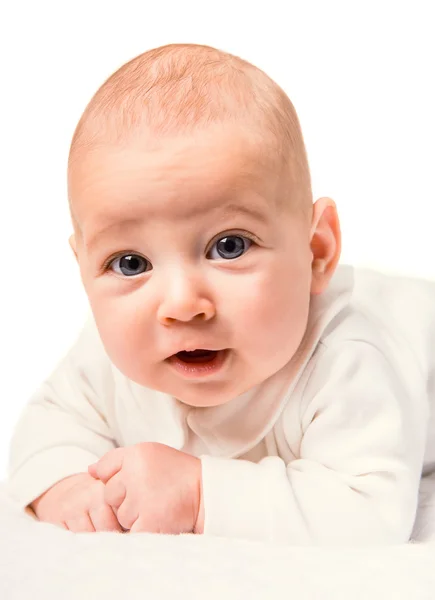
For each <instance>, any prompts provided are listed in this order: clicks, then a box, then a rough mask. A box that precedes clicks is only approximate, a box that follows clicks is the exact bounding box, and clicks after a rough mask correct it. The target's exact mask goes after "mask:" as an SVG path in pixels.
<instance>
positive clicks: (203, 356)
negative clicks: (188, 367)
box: [175, 348, 220, 363]
mask: <svg viewBox="0 0 435 600" xmlns="http://www.w3.org/2000/svg"><path fill="white" fill-rule="evenodd" d="M218 352H220V350H203V349H201V348H200V349H198V350H192V351H191V352H188V351H187V350H182V351H181V352H177V354H176V355H175V356H177V357H178V358H179V359H180V360H182V361H183V362H186V363H207V362H211V361H212V360H213V359H214V358H215V357H216V355H217V353H218Z"/></svg>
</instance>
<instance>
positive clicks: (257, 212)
mask: <svg viewBox="0 0 435 600" xmlns="http://www.w3.org/2000/svg"><path fill="white" fill-rule="evenodd" d="M256 204H257V203H253V202H250V203H249V204H245V203H243V204H242V203H240V204H239V203H229V204H222V205H221V206H214V207H210V206H207V205H205V206H204V205H199V206H192V207H189V211H188V214H185V215H183V216H184V218H195V217H198V216H201V215H203V214H204V213H205V214H206V213H208V212H210V213H211V212H213V215H214V217H216V218H217V215H216V212H215V210H216V209H219V208H221V211H219V212H221V216H223V217H227V216H233V215H236V214H242V215H245V216H247V217H251V218H252V219H255V220H256V221H260V222H262V223H264V222H266V221H267V212H266V211H265V210H262V209H261V208H260V206H257V205H256ZM140 224H141V220H140V219H138V218H137V217H135V218H133V217H131V218H123V219H120V218H115V217H114V219H113V220H112V221H111V222H109V223H107V225H105V226H104V227H103V228H102V229H99V230H98V231H97V232H96V233H94V234H93V235H91V236H90V238H89V240H88V241H86V240H85V247H86V248H87V250H88V252H91V251H92V250H93V249H94V247H95V246H97V245H98V244H99V243H100V242H101V241H102V239H103V237H105V236H106V235H107V233H108V232H109V231H110V230H112V229H117V230H118V231H119V232H120V231H122V230H126V229H134V228H135V227H136V228H137V227H138V226H140Z"/></svg>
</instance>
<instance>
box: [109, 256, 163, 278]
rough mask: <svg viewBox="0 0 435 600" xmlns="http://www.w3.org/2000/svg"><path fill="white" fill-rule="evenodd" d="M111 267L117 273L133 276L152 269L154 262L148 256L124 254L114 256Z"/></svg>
mask: <svg viewBox="0 0 435 600" xmlns="http://www.w3.org/2000/svg"><path fill="white" fill-rule="evenodd" d="M109 268H112V269H113V270H114V271H115V273H118V274H120V275H124V276H125V277H131V276H133V275H140V274H141V273H144V272H145V271H151V269H152V268H153V267H152V264H151V263H150V261H149V260H147V259H146V258H142V256H138V255H137V254H123V255H122V256H118V257H116V258H114V259H113V260H112V261H111V262H110V264H109Z"/></svg>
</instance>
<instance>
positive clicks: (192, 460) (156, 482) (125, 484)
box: [89, 442, 202, 534]
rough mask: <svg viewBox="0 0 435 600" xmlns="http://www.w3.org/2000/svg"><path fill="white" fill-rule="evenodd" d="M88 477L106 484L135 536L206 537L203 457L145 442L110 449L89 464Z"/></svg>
mask: <svg viewBox="0 0 435 600" xmlns="http://www.w3.org/2000/svg"><path fill="white" fill-rule="evenodd" d="M89 473H90V474H91V475H93V476H94V477H96V478H98V479H100V480H101V481H102V482H103V483H105V494H104V497H105V500H106V502H107V503H108V504H109V505H110V506H111V507H112V508H113V510H114V512H115V514H116V516H117V518H118V521H119V523H120V524H121V525H122V527H123V528H124V529H129V530H130V531H131V532H132V533H133V532H138V531H146V532H149V533H167V534H179V533H192V532H198V533H199V532H201V531H200V529H199V527H201V526H198V516H199V513H200V510H199V509H200V505H202V502H201V461H200V460H199V458H196V457H194V456H190V455H189V454H185V453H184V452H180V451H179V450H174V449H173V448H170V447H169V446H165V445H163V444H158V443H149V442H146V443H142V444H136V445H135V446H129V447H126V448H117V449H116V450H111V451H110V452H108V453H107V454H106V455H105V456H103V458H101V459H100V460H99V461H98V462H97V463H95V464H94V465H90V467H89ZM201 513H202V511H201Z"/></svg>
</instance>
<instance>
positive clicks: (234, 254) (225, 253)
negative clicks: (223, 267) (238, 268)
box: [207, 235, 252, 260]
mask: <svg viewBox="0 0 435 600" xmlns="http://www.w3.org/2000/svg"><path fill="white" fill-rule="evenodd" d="M251 244H252V241H251V240H250V239H249V238H246V237H243V236H241V235H227V236H225V237H223V238H220V239H219V240H217V242H216V243H214V244H213V246H212V247H211V249H210V251H209V253H208V254H207V258H212V259H215V260H216V259H218V260H219V259H220V258H225V259H228V260H231V259H234V258H238V257H239V256H241V255H242V254H244V253H245V252H246V251H247V250H248V248H249V247H250V245H251Z"/></svg>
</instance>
